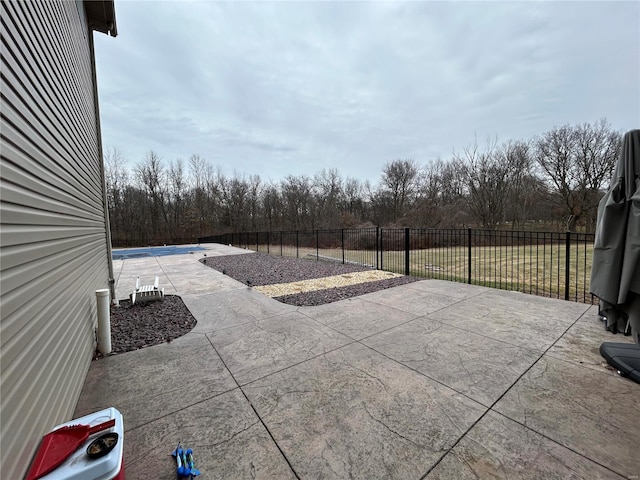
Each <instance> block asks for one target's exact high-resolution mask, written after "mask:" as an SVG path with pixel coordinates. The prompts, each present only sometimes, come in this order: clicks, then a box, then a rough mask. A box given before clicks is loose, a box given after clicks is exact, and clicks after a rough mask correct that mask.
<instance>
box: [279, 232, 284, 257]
mask: <svg viewBox="0 0 640 480" xmlns="http://www.w3.org/2000/svg"><path fill="white" fill-rule="evenodd" d="M283 238H284V230H280V256H282V242H283V240H282V239H283Z"/></svg>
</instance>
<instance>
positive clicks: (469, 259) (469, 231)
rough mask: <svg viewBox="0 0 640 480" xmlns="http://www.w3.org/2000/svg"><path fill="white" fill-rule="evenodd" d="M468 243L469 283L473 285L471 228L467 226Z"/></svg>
mask: <svg viewBox="0 0 640 480" xmlns="http://www.w3.org/2000/svg"><path fill="white" fill-rule="evenodd" d="M467 245H468V247H469V248H468V251H467V263H468V266H467V283H468V284H469V285H471V229H470V228H467Z"/></svg>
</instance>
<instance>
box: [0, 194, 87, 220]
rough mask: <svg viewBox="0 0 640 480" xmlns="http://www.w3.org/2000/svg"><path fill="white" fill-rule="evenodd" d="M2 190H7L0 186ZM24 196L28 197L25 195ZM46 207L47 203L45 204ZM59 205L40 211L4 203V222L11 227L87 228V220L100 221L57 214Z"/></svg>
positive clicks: (61, 213)
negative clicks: (34, 225) (56, 208)
mask: <svg viewBox="0 0 640 480" xmlns="http://www.w3.org/2000/svg"><path fill="white" fill-rule="evenodd" d="M0 188H5V189H6V188H7V187H4V186H2V185H0ZM24 196H27V195H26V194H24ZM43 204H44V205H46V203H45V202H43ZM56 206H57V204H52V205H51V206H47V207H46V210H38V209H35V208H30V207H25V206H23V205H20V204H18V205H16V204H9V203H4V205H2V217H3V218H2V220H3V221H4V222H6V223H7V224H11V225H33V224H38V225H44V226H56V225H58V226H62V227H86V222H87V220H89V221H95V220H98V221H99V219H96V218H93V219H88V218H86V217H84V218H83V217H79V216H75V215H69V214H66V213H63V212H56V211H55V207H56Z"/></svg>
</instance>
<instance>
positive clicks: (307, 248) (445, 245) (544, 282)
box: [198, 227, 595, 303]
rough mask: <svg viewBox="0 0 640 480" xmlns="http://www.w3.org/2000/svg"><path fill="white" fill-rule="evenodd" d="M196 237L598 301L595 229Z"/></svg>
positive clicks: (397, 230)
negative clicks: (593, 286)
mask: <svg viewBox="0 0 640 480" xmlns="http://www.w3.org/2000/svg"><path fill="white" fill-rule="evenodd" d="M198 242H200V243H207V242H213V243H224V244H229V245H233V246H236V247H241V248H246V249H251V250H255V251H258V252H264V253H269V254H272V255H281V256H288V257H298V258H306V259H313V260H316V261H334V262H340V263H349V264H355V265H361V266H365V267H369V268H375V269H378V270H386V271H390V272H395V273H402V274H405V275H414V276H418V277H424V278H436V279H442V280H450V281H455V282H464V283H469V284H474V285H484V286H488V287H492V288H499V289H503V290H516V291H520V292H524V293H530V294H534V295H540V296H545V297H553V298H564V299H565V300H572V301H576V302H583V303H594V302H595V300H594V297H593V296H592V295H591V294H590V293H589V279H590V274H591V260H592V256H593V242H594V234H593V233H576V232H532V231H513V230H508V231H507V230H505V231H502V230H477V229H470V228H467V229H416V228H378V227H375V228H359V229H336V230H312V231H279V232H242V233H228V234H224V235H214V236H210V237H204V238H199V239H198Z"/></svg>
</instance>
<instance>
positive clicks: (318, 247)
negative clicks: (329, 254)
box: [316, 228, 320, 262]
mask: <svg viewBox="0 0 640 480" xmlns="http://www.w3.org/2000/svg"><path fill="white" fill-rule="evenodd" d="M319 260H320V235H319V234H318V229H317V228H316V262H317V261H319Z"/></svg>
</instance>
